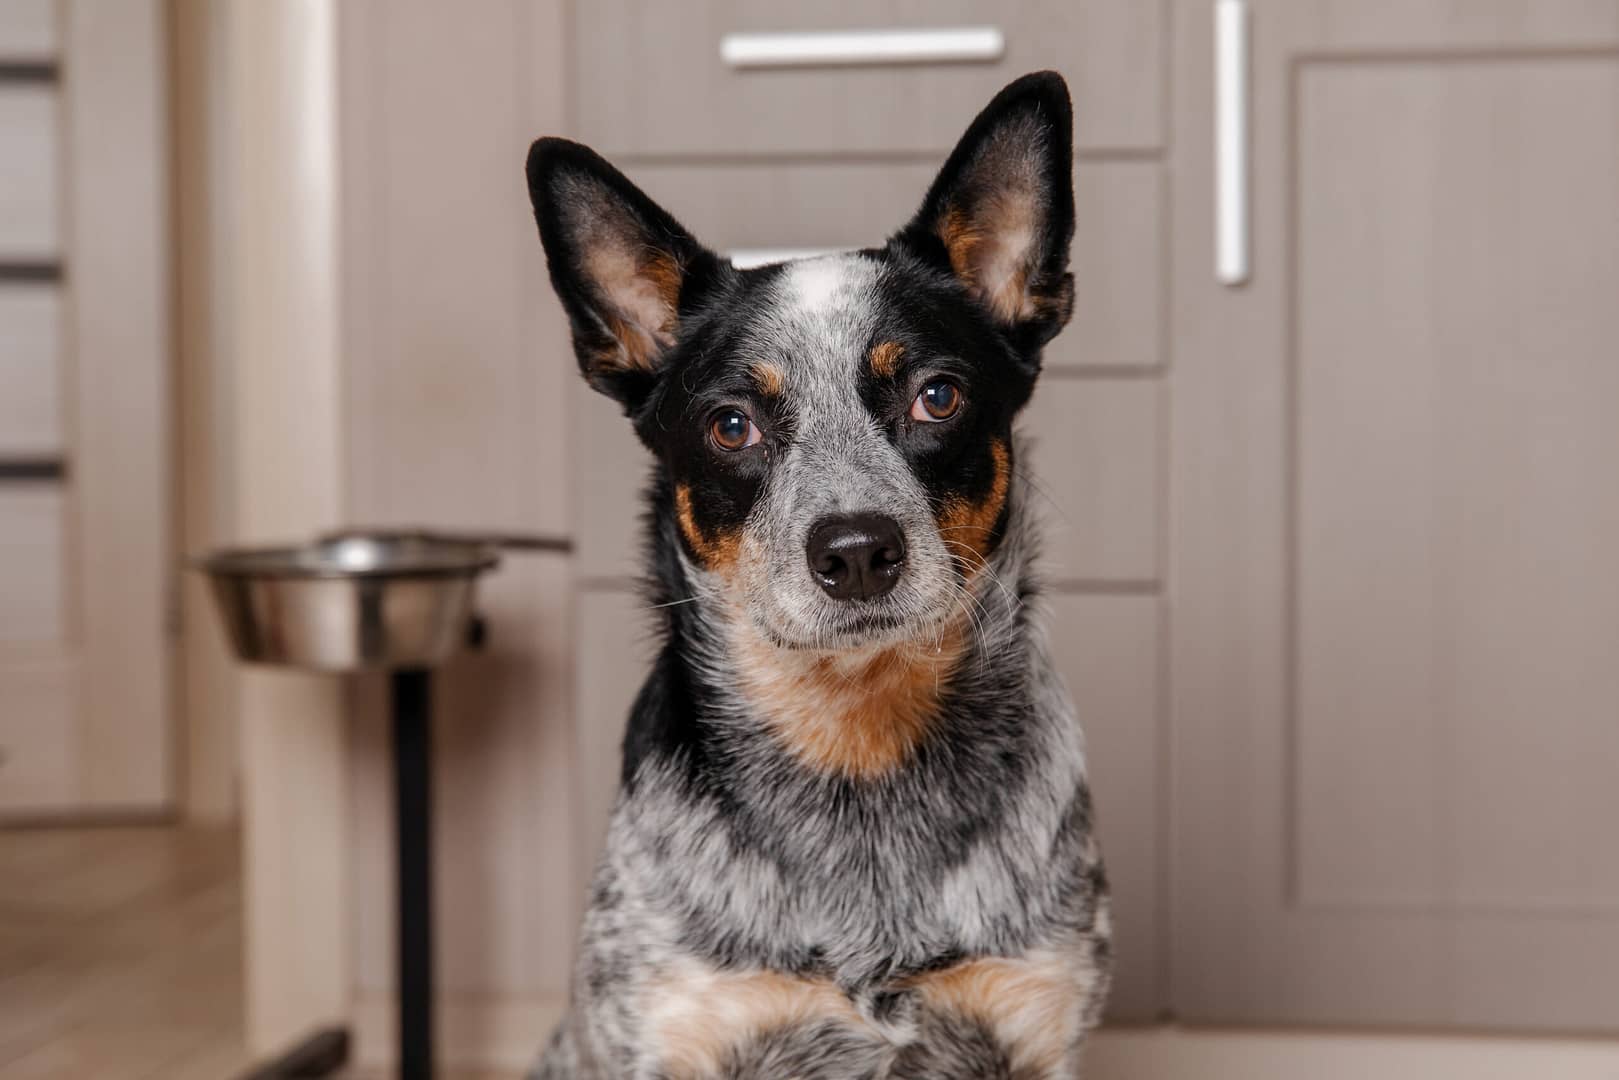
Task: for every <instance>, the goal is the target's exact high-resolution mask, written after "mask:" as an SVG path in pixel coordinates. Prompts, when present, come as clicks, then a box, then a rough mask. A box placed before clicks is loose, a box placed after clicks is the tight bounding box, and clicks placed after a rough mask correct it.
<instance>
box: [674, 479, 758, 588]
mask: <svg viewBox="0 0 1619 1080" xmlns="http://www.w3.org/2000/svg"><path fill="white" fill-rule="evenodd" d="M675 520H676V521H677V522H679V523H680V531H681V533H682V534H684V535H685V537H686V542H687V543H688V544H690V545H691V549H692V551H694V552H696V553H697V557H698V558H699V559H700V560H702V563H703V565H704V566H706V567H707V568H708V569H710V570H720V571H728V570H730V569H731V568H732V567H734V566H735V565H736V560H737V554H738V552H739V551H740V550H741V547H742V537H741V533H740V530H738V531H736V532H720V533H718V534H716V535H714V536H712V537H711V536H709V535H707V534H706V533H704V532H703V530H702V528H701V527H699V526H698V524H697V518H696V517H695V516H694V515H693V513H692V507H691V486H690V485H689V484H676V485H675Z"/></svg>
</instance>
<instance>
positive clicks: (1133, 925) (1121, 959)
mask: <svg viewBox="0 0 1619 1080" xmlns="http://www.w3.org/2000/svg"><path fill="white" fill-rule="evenodd" d="M1047 607H1048V609H1049V610H1050V623H1049V625H1050V634H1051V650H1052V655H1053V656H1054V657H1055V659H1056V662H1057V667H1058V670H1059V671H1060V672H1061V673H1062V676H1063V679H1064V681H1065V682H1067V683H1068V688H1069V691H1070V692H1071V693H1072V694H1073V696H1074V705H1075V707H1076V708H1077V710H1078V713H1079V722H1080V725H1081V726H1082V727H1083V728H1084V730H1085V756H1086V765H1087V768H1088V770H1089V773H1090V778H1091V788H1092V791H1093V792H1094V793H1095V796H1096V820H1097V830H1098V834H1099V836H1100V838H1101V842H1102V853H1103V857H1104V858H1105V859H1106V860H1107V873H1108V880H1109V883H1110V884H1111V886H1112V890H1113V927H1114V961H1115V965H1116V967H1115V971H1114V977H1113V993H1112V996H1111V997H1110V998H1109V1001H1108V1016H1109V1017H1110V1018H1111V1019H1114V1020H1152V1019H1155V1018H1157V1017H1158V1016H1159V1015H1161V1013H1162V1012H1163V1009H1164V1007H1165V1006H1166V1004H1167V1002H1166V1001H1165V1000H1164V988H1163V984H1162V983H1163V980H1162V976H1161V969H1162V964H1163V954H1162V945H1163V943H1162V940H1161V933H1160V931H1161V928H1162V921H1161V920H1162V911H1161V908H1162V904H1163V894H1162V884H1161V882H1162V874H1161V870H1160V868H1161V865H1162V863H1161V859H1162V856H1163V847H1162V842H1161V827H1162V824H1163V814H1162V810H1163V803H1164V791H1163V782H1162V777H1163V769H1162V761H1163V758H1162V755H1161V753H1160V746H1161V743H1162V728H1161V725H1160V715H1159V683H1158V677H1159V670H1160V665H1159V600H1158V598H1157V597H1156V596H1094V595H1092V596H1087V595H1082V594H1057V595H1054V596H1051V597H1050V598H1049V599H1048V601H1047Z"/></svg>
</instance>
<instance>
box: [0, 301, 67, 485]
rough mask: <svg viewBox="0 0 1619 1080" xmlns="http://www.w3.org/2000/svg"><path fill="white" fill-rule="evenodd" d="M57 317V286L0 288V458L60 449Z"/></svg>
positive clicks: (59, 381)
mask: <svg viewBox="0 0 1619 1080" xmlns="http://www.w3.org/2000/svg"><path fill="white" fill-rule="evenodd" d="M61 317H62V304H61V294H60V293H59V292H58V291H57V288H56V286H54V285H31V284H10V285H4V286H0V341H4V342H5V343H6V344H5V348H4V349H0V457H5V456H8V455H9V456H12V457H22V456H28V457H34V456H40V455H51V454H56V453H59V452H60V451H61V449H62V415H61V409H62V401H61V357H60V350H61V336H62V335H61V325H60V320H61Z"/></svg>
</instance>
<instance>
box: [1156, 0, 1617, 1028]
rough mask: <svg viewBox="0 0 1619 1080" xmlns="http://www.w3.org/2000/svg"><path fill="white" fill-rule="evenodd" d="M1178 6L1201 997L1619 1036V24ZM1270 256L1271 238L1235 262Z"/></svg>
mask: <svg viewBox="0 0 1619 1080" xmlns="http://www.w3.org/2000/svg"><path fill="white" fill-rule="evenodd" d="M1212 14H1213V9H1212V6H1211V5H1210V4H1209V3H1207V2H1206V0H1185V2H1181V3H1179V4H1178V5H1177V7H1176V9H1175V14H1174V19H1173V22H1174V24H1175V26H1176V30H1175V37H1176V42H1175V46H1174V55H1175V62H1174V64H1173V69H1174V70H1175V71H1176V72H1177V76H1176V80H1175V82H1176V90H1175V94H1176V100H1175V106H1174V108H1175V121H1174V127H1175V130H1176V132H1177V139H1176V146H1175V149H1174V152H1173V158H1174V164H1173V169H1172V174H1173V175H1174V176H1175V178H1176V179H1175V192H1174V195H1173V217H1174V220H1175V222H1176V236H1175V259H1174V262H1175V268H1174V271H1173V273H1174V286H1173V293H1174V297H1175V299H1174V302H1173V312H1172V328H1171V335H1172V345H1173V350H1174V360H1173V364H1174V372H1175V373H1174V386H1173V400H1174V408H1173V417H1172V420H1171V443H1172V449H1171V475H1172V485H1171V488H1172V492H1173V494H1172V515H1171V518H1172V526H1171V536H1170V567H1169V581H1170V589H1171V610H1172V614H1171V623H1172V632H1171V647H1172V660H1171V668H1172V676H1171V710H1172V730H1173V753H1174V764H1173V771H1174V775H1175V777H1176V792H1175V800H1174V807H1175V812H1174V822H1173V856H1172V860H1173V870H1174V892H1175V899H1174V905H1173V918H1172V920H1171V922H1172V926H1173V933H1174V942H1173V948H1174V960H1173V970H1174V973H1175V974H1174V982H1175V985H1174V995H1175V1000H1176V1005H1177V1007H1178V1009H1179V1011H1180V1012H1181V1013H1182V1015H1184V1016H1187V1017H1189V1018H1193V1019H1197V1020H1220V1021H1292V1022H1322V1023H1340V1022H1344V1023H1385V1022H1386V1023H1402V1024H1417V1025H1466V1026H1481V1027H1493V1028H1518V1029H1528V1030H1534V1029H1542V1030H1550V1029H1558V1030H1590V1031H1615V1030H1619V845H1616V844H1615V843H1614V842H1613V837H1612V828H1611V825H1612V822H1613V821H1614V819H1615V817H1616V815H1619V783H1616V779H1619V571H1616V568H1615V563H1614V553H1615V552H1616V551H1619V478H1616V473H1615V464H1616V462H1619V424H1615V422H1614V409H1615V404H1616V403H1619V3H1612V2H1597V3H1592V2H1573V0H1475V2H1471V3H1467V4H1456V3H1451V2H1448V0H1404V2H1402V3H1399V4H1367V3H1364V2H1362V0H1286V2H1282V0H1254V2H1253V3H1252V5H1251V25H1250V29H1251V39H1250V40H1251V43H1252V59H1251V64H1250V65H1248V67H1247V70H1248V71H1249V72H1250V73H1251V99H1250V102H1249V104H1248V106H1247V111H1246V115H1247V116H1248V118H1249V120H1250V122H1251V127H1250V132H1249V143H1250V145H1249V146H1248V147H1247V149H1246V151H1244V150H1243V149H1242V148H1241V147H1238V148H1236V152H1237V153H1238V155H1239V160H1243V159H1244V157H1245V160H1246V161H1247V162H1248V163H1249V165H1250V167H1251V185H1250V188H1249V205H1250V206H1251V209H1252V218H1251V229H1250V231H1249V235H1248V239H1249V240H1250V241H1251V249H1250V254H1251V263H1250V274H1249V278H1248V280H1247V282H1246V283H1245V284H1240V285H1235V286H1233V285H1223V284H1221V283H1220V282H1219V281H1217V279H1216V275H1215V254H1216V251H1215V241H1214V238H1215V235H1216V225H1217V223H1216V222H1215V221H1214V220H1211V212H1212V210H1213V208H1214V205H1215V199H1214V182H1215V165H1214V163H1215V160H1216V157H1215V151H1216V145H1215V144H1216V138H1215V135H1214V123H1215V107H1216V106H1215V96H1214V94H1213V86H1214V85H1215V82H1214V80H1215V71H1214V70H1213V66H1214V65H1215V63H1216V61H1215V56H1214V47H1213V41H1212V34H1213V28H1212ZM1238 238H1239V239H1241V237H1240V236H1239V237H1238Z"/></svg>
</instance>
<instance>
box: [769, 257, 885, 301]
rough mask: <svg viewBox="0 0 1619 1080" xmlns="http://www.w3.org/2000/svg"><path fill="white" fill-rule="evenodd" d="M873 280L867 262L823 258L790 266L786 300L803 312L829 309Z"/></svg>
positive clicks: (852, 258) (786, 283) (853, 259)
mask: <svg viewBox="0 0 1619 1080" xmlns="http://www.w3.org/2000/svg"><path fill="white" fill-rule="evenodd" d="M870 276H871V271H870V267H869V265H868V264H867V260H865V259H862V258H860V257H859V256H856V255H823V256H821V257H820V258H815V259H804V260H802V261H800V262H793V263H788V264H787V273H786V281H785V285H786V298H787V300H788V302H789V303H791V304H792V305H793V306H794V307H796V308H798V309H800V310H802V311H816V310H820V309H823V308H826V307H830V306H831V305H832V304H834V303H836V302H837V301H839V300H840V299H843V298H845V297H846V296H847V294H848V293H849V292H850V290H852V289H854V288H855V287H856V286H858V285H859V284H862V283H863V282H864V281H866V280H868V279H869V278H870Z"/></svg>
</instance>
